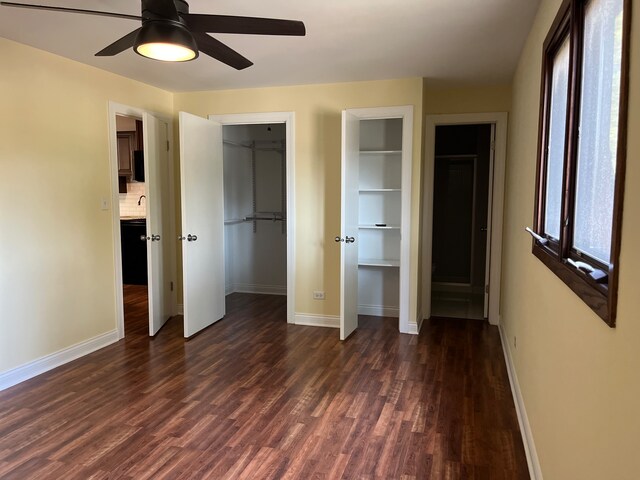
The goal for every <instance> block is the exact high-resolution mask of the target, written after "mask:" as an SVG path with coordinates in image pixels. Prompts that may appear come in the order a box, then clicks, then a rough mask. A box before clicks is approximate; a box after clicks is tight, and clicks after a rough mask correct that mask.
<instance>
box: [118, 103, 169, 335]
mask: <svg viewBox="0 0 640 480" xmlns="http://www.w3.org/2000/svg"><path fill="white" fill-rule="evenodd" d="M145 112H146V113H149V114H151V115H153V116H154V117H156V118H158V119H160V120H162V121H163V122H166V123H167V128H168V132H167V138H169V151H168V152H167V155H168V157H169V158H168V160H169V165H168V168H169V213H168V215H169V216H170V224H169V228H170V231H171V232H175V231H176V229H175V196H174V184H173V141H172V139H173V119H172V118H171V117H169V116H167V115H162V114H159V113H156V112H152V111H148V110H144V109H141V108H136V107H130V106H128V105H122V104H120V103H116V102H112V101H109V117H108V125H109V173H110V178H111V222H112V226H113V228H112V232H113V262H114V270H115V285H114V286H115V302H116V304H115V309H116V310H115V311H116V329H117V330H118V338H119V339H122V338H124V297H123V294H122V286H123V283H122V246H121V244H120V238H121V233H120V193H119V188H118V138H117V137H118V134H117V132H118V129H117V128H116V115H123V116H128V117H137V118H139V119H140V120H142V116H143V113H145ZM175 238H176V236H175V235H170V239H167V241H168V244H167V248H169V251H170V252H171V256H170V258H171V268H170V275H171V281H172V282H173V285H174V287H173V290H172V291H171V292H170V294H171V314H172V315H176V314H177V310H176V305H177V296H176V292H177V288H176V244H175V243H176V241H175Z"/></svg>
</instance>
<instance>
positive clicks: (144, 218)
mask: <svg viewBox="0 0 640 480" xmlns="http://www.w3.org/2000/svg"><path fill="white" fill-rule="evenodd" d="M146 219H147V217H140V216H125V217H120V220H146Z"/></svg>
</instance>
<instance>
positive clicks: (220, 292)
mask: <svg viewBox="0 0 640 480" xmlns="http://www.w3.org/2000/svg"><path fill="white" fill-rule="evenodd" d="M179 122H180V179H181V190H182V192H181V194H182V234H181V235H180V240H181V241H182V265H183V297H184V336H185V337H190V336H192V335H194V334H196V333H198V332H199V331H200V330H202V329H204V328H206V327H208V326H209V325H211V324H213V323H215V322H217V321H218V320H220V319H221V318H222V317H224V315H225V288H224V287H225V272H224V196H223V175H222V126H221V125H220V124H219V123H216V122H214V121H211V120H206V119H204V118H201V117H197V116H195V115H191V114H188V113H185V112H180V115H179Z"/></svg>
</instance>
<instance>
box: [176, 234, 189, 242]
mask: <svg viewBox="0 0 640 480" xmlns="http://www.w3.org/2000/svg"><path fill="white" fill-rule="evenodd" d="M186 239H187V237H183V236H182V235H178V240H180V241H182V240H186Z"/></svg>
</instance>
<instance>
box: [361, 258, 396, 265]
mask: <svg viewBox="0 0 640 480" xmlns="http://www.w3.org/2000/svg"><path fill="white" fill-rule="evenodd" d="M358 265H359V266H361V267H399V266H400V260H389V259H384V258H361V259H359V260H358Z"/></svg>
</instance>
